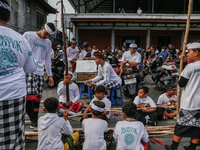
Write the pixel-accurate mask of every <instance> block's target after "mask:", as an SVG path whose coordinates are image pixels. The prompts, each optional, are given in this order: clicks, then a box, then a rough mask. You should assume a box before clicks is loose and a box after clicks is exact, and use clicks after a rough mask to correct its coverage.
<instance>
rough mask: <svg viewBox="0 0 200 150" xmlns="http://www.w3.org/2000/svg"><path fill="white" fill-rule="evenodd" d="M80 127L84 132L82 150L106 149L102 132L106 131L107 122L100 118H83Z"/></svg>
mask: <svg viewBox="0 0 200 150" xmlns="http://www.w3.org/2000/svg"><path fill="white" fill-rule="evenodd" d="M82 129H83V132H84V133H85V141H84V144H83V150H106V141H105V140H104V132H107V131H108V123H107V122H106V121H105V120H102V119H99V118H98V119H94V118H89V119H84V120H83V122H82Z"/></svg>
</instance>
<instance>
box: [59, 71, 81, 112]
mask: <svg viewBox="0 0 200 150" xmlns="http://www.w3.org/2000/svg"><path fill="white" fill-rule="evenodd" d="M72 77H73V75H72V72H71V71H68V76H66V75H64V81H61V82H60V83H59V84H58V89H57V93H58V95H59V105H60V106H61V109H60V111H59V112H61V113H63V111H64V110H65V109H67V108H69V107H70V106H72V104H75V103H76V102H77V101H78V100H79V98H80V93H79V88H78V86H77V85H76V84H75V83H73V82H72V81H71V79H72ZM67 83H68V84H69V101H68V102H66V84H67ZM79 103H80V105H81V106H80V108H81V107H83V103H82V102H79Z"/></svg>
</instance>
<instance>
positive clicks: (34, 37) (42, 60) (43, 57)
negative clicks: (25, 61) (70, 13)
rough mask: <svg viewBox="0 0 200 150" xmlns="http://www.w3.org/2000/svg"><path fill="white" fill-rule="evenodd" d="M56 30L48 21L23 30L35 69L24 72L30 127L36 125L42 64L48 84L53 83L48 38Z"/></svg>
mask: <svg viewBox="0 0 200 150" xmlns="http://www.w3.org/2000/svg"><path fill="white" fill-rule="evenodd" d="M55 30H56V28H55V26H54V24H53V23H51V22H48V23H46V24H45V25H44V26H42V27H41V30H40V31H38V32H33V31H30V32H25V33H24V35H23V36H24V37H25V39H26V40H27V42H28V43H29V45H30V46H31V49H32V52H33V56H34V58H35V61H36V65H37V70H36V71H35V72H34V73H27V74H26V83H27V87H26V89H27V97H26V101H27V102H26V112H27V115H28V116H29V118H30V120H31V126H30V128H36V127H37V120H38V112H39V106H40V100H41V98H42V91H43V85H44V65H45V68H46V71H47V75H48V79H49V83H48V84H49V86H53V85H54V81H53V77H52V71H51V48H52V43H51V41H50V40H49V38H50V37H51V36H52V35H53V34H54V31H55Z"/></svg>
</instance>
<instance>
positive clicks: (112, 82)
mask: <svg viewBox="0 0 200 150" xmlns="http://www.w3.org/2000/svg"><path fill="white" fill-rule="evenodd" d="M94 56H95V62H96V64H97V65H98V75H97V76H96V77H95V78H93V79H91V80H87V81H85V84H87V85H88V86H99V85H104V86H106V87H107V88H108V89H113V88H118V87H120V86H121V84H122V80H121V78H120V77H119V76H118V75H117V74H116V73H115V71H114V70H113V68H112V66H111V65H110V64H109V63H107V62H105V60H104V55H103V53H101V52H95V53H94ZM102 78H103V79H102Z"/></svg>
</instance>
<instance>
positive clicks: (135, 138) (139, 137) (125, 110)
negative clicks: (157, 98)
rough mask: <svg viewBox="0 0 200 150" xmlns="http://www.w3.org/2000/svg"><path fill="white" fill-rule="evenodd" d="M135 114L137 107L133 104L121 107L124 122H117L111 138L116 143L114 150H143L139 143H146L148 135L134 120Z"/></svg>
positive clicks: (142, 126)
mask: <svg viewBox="0 0 200 150" xmlns="http://www.w3.org/2000/svg"><path fill="white" fill-rule="evenodd" d="M136 114H137V107H136V105H135V104H134V103H129V104H126V105H125V106H123V107H122V116H123V118H124V119H125V120H124V121H118V122H117V124H116V125H115V130H114V133H113V138H114V139H115V141H116V143H117V148H116V150H122V149H135V150H142V149H144V147H143V145H142V143H141V141H143V142H145V143H148V141H149V135H148V133H147V131H146V129H145V127H144V125H143V123H141V122H140V121H136V120H135V119H134V117H135V115H136Z"/></svg>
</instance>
